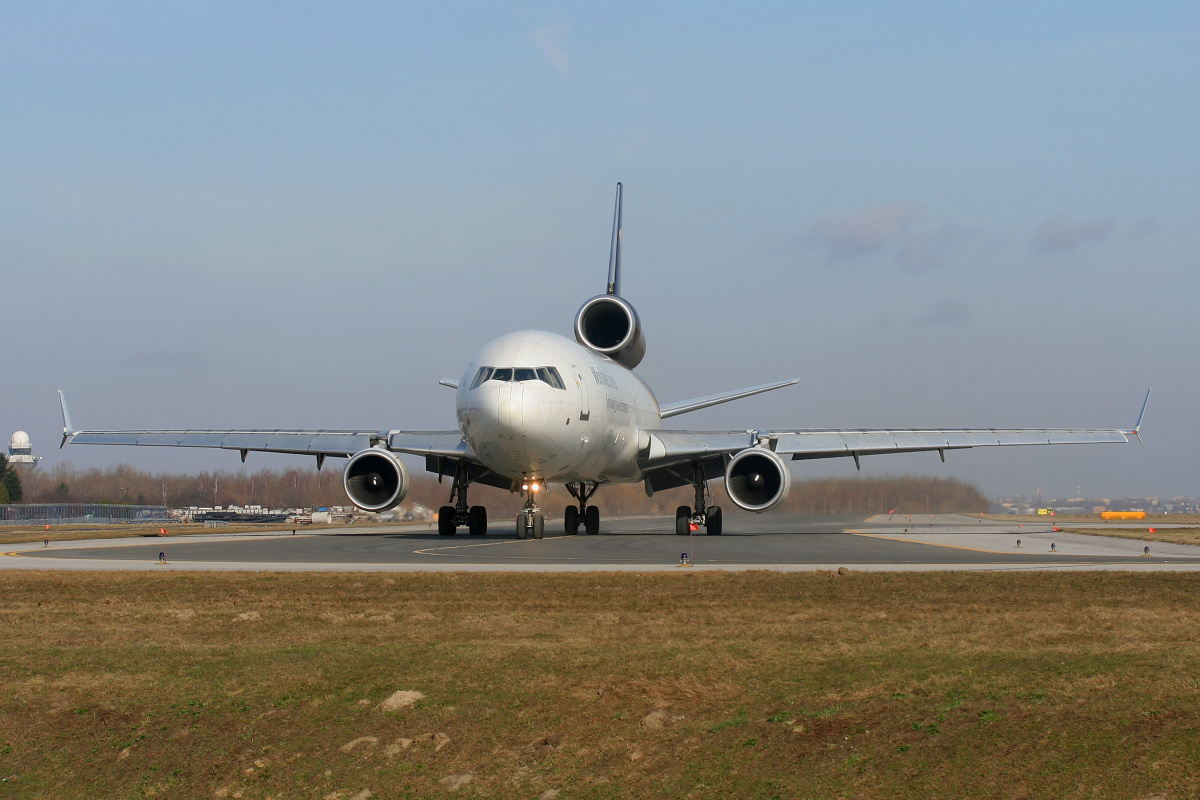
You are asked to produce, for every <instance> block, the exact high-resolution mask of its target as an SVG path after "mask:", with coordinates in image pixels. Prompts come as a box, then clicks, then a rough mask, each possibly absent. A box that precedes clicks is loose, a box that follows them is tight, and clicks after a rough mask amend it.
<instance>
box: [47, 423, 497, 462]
mask: <svg viewBox="0 0 1200 800" xmlns="http://www.w3.org/2000/svg"><path fill="white" fill-rule="evenodd" d="M63 443H64V444H67V443H70V444H115V445H140V446H143V447H212V448H218V449H221V450H240V451H241V452H242V453H248V452H251V451H254V452H263V453H293V454H298V455H307V456H352V455H354V454H355V453H357V452H358V451H359V450H365V449H367V448H368V447H373V446H375V445H379V444H384V445H386V446H387V448H388V449H389V450H393V451H395V452H400V453H411V454H413V455H440V456H447V457H455V458H469V459H473V457H474V456H473V454H471V453H469V452H468V448H467V447H466V444H465V443H464V442H463V440H462V433H461V432H459V431H388V430H382V431H380V430H375V431H347V430H286V429H270V430H265V429H264V430H223V431H219V430H175V431H165V430H164V431H155V430H128V431H72V430H66V431H64V432H63Z"/></svg>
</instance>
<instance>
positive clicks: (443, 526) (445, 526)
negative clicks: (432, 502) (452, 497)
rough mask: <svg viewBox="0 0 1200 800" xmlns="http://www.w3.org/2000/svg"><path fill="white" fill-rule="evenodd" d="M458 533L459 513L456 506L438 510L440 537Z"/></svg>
mask: <svg viewBox="0 0 1200 800" xmlns="http://www.w3.org/2000/svg"><path fill="white" fill-rule="evenodd" d="M456 533H458V512H457V511H455V510H454V506H442V507H441V508H439V509H438V535H439V536H453V535H454V534H456Z"/></svg>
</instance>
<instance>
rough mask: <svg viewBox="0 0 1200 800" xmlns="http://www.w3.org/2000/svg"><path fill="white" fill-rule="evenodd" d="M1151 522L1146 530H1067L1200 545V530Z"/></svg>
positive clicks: (1121, 537) (1122, 537)
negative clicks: (1168, 526)
mask: <svg viewBox="0 0 1200 800" xmlns="http://www.w3.org/2000/svg"><path fill="white" fill-rule="evenodd" d="M1150 528H1154V523H1153V522H1151V523H1150V524H1149V525H1148V526H1147V527H1145V528H1075V527H1071V528H1065V529H1064V530H1068V531H1070V532H1071V533H1086V534H1088V535H1091V536H1113V537H1116V538H1118V539H1142V540H1144V541H1147V542H1170V543H1172V544H1200V528H1165V529H1164V528H1154V533H1151V532H1150Z"/></svg>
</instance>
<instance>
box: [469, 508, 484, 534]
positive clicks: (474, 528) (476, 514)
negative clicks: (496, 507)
mask: <svg viewBox="0 0 1200 800" xmlns="http://www.w3.org/2000/svg"><path fill="white" fill-rule="evenodd" d="M467 530H468V531H470V532H471V535H472V536H487V509H486V508H484V507H483V506H471V510H470V511H468V512H467Z"/></svg>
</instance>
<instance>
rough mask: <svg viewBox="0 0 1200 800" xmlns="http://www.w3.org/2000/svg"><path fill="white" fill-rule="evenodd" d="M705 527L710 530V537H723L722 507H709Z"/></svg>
mask: <svg viewBox="0 0 1200 800" xmlns="http://www.w3.org/2000/svg"><path fill="white" fill-rule="evenodd" d="M704 527H706V528H708V535H709V536H720V535H721V507H720V506H709V507H708V513H707V514H706V515H705V523H704Z"/></svg>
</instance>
